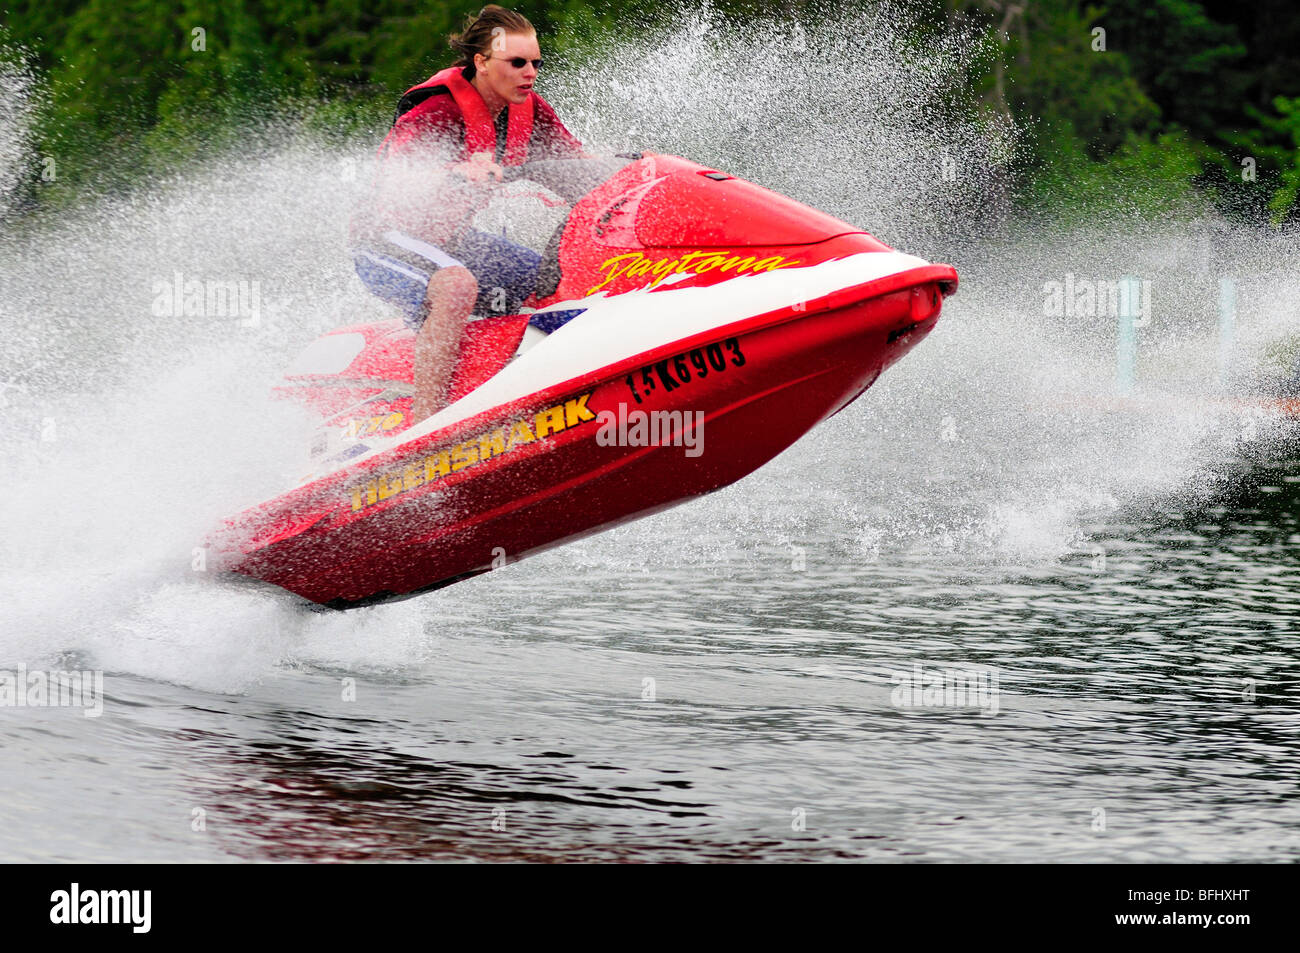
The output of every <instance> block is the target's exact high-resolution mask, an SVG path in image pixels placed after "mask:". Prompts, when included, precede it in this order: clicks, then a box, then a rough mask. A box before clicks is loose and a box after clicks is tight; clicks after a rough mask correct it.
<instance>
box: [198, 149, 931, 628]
mask: <svg viewBox="0 0 1300 953" xmlns="http://www.w3.org/2000/svg"><path fill="white" fill-rule="evenodd" d="M521 168H522V173H521V175H522V177H523V178H525V179H527V180H528V181H529V182H530V183H536V184H537V185H540V186H542V187H544V188H545V189H546V190H547V191H546V192H544V193H542V194H546V195H552V196H559V197H560V198H562V199H564V200H565V203H566V205H567V204H572V210H571V211H570V212H569V213H568V215H567V218H566V219H565V220H564V222H563V223H562V224H561V227H560V228H559V229H558V230H557V231H556V233H555V236H556V237H557V238H558V241H557V240H555V239H554V238H553V240H552V241H551V242H550V246H551V247H550V249H549V250H550V253H551V254H550V256H549V260H550V264H551V266H552V267H551V268H550V272H551V276H550V278H549V281H548V280H546V279H545V278H544V279H543V282H544V283H545V284H547V285H549V286H548V287H541V288H540V289H539V290H538V291H537V292H536V293H535V294H534V296H533V297H532V298H531V299H529V301H528V302H526V305H528V306H529V307H526V308H525V309H524V313H520V314H511V315H507V316H503V317H486V318H482V319H478V320H474V321H471V323H470V324H469V326H468V331H467V336H466V339H465V342H464V346H463V350H462V355H461V360H460V364H459V367H458V369H457V373H456V378H455V380H454V381H453V386H452V394H451V398H452V399H451V403H450V404H449V405H448V406H447V407H446V408H444V409H443V410H441V411H440V412H438V413H437V414H435V415H434V416H432V417H430V418H428V419H426V420H424V421H421V422H420V423H419V424H417V425H415V426H410V424H409V417H410V407H411V399H412V390H413V387H412V380H413V377H412V370H411V366H412V357H413V342H414V333H413V332H412V331H410V330H409V329H408V328H407V327H406V325H405V323H404V322H403V321H401V320H400V319H394V320H391V321H384V322H380V323H375V324H363V325H356V326H353V327H343V328H339V329H337V330H335V331H332V332H330V333H329V334H326V335H324V336H323V337H321V338H320V339H318V340H317V341H316V342H315V343H313V344H312V345H311V346H309V347H308V348H307V350H306V351H305V352H304V354H303V355H302V356H301V357H300V358H299V359H298V361H297V362H295V364H294V365H293V366H292V367H291V368H290V370H289V372H288V373H287V374H286V376H285V379H284V381H283V383H282V384H281V385H280V386H279V387H278V388H277V392H276V393H277V396H280V397H284V398H287V399H291V400H295V401H298V402H301V403H302V404H303V405H305V406H306V407H308V408H310V409H311V410H313V411H314V412H315V413H318V414H319V415H320V417H321V420H322V427H321V430H320V432H319V438H318V440H317V442H316V446H315V447H314V448H313V452H314V455H315V468H316V469H315V473H314V474H313V476H312V477H310V478H308V480H307V481H306V482H304V483H303V484H302V485H300V486H298V487H297V488H296V489H292V490H290V491H288V492H286V493H284V494H283V495H281V496H278V497H276V498H275V499H272V500H270V501H268V502H265V503H262V504H260V505H258V506H255V507H253V508H251V509H248V510H246V511H244V512H242V513H240V514H238V515H236V516H234V517H232V518H230V519H228V520H226V521H224V523H223V525H222V526H221V527H220V529H219V530H217V531H216V532H214V533H213V534H212V535H211V537H210V538H209V540H208V541H207V546H208V548H209V553H210V562H211V563H215V565H216V566H217V568H219V569H223V570H225V571H229V572H233V573H239V574H242V575H244V576H250V577H253V578H256V579H259V580H264V581H265V582H269V583H273V584H275V585H276V586H280V587H282V588H284V589H287V590H289V591H291V592H294V593H297V594H298V595H300V596H303V597H304V598H306V599H309V600H311V601H312V602H315V603H319V604H322V605H324V606H328V607H333V608H346V607H350V606H359V605H365V604H372V603H375V602H380V601H384V600H390V599H399V598H405V597H409V596H413V595H416V594H418V593H421V592H425V591H428V590H431V589H436V588H439V587H441V586H446V585H450V584H451V583H454V582H457V581H459V580H462V579H466V578H469V577H470V576H474V575H477V574H479V573H483V572H487V571H488V570H490V569H493V568H497V567H500V566H502V565H504V564H506V563H508V562H513V561H515V560H517V559H519V558H521V557H523V556H526V555H528V554H530V553H535V552H538V551H541V550H544V549H547V548H549V547H552V546H557V545H559V544H561V543H564V542H567V541H570V540H574V539H578V538H581V537H583V536H586V535H589V534H591V533H595V532H598V531H600V530H603V529H606V528H609V527H611V526H614V525H616V524H618V523H622V522H625V521H628V520H632V519H636V518H638V517H641V516H646V515H648V514H650V513H654V512H657V511H659V510H663V509H665V508H667V507H670V506H673V505H675V504H678V503H682V502H684V501H686V500H689V499H691V498H692V497H695V496H698V495H700V494H702V493H708V492H710V491H711V490H717V489H719V488H720V487H724V486H726V485H728V484H730V483H733V482H734V481H736V480H739V479H740V478H741V477H743V476H745V475H746V474H748V473H750V472H752V471H753V470H755V469H757V468H758V467H760V466H762V465H763V464H764V463H766V462H767V461H769V460H771V459H772V458H773V457H775V456H776V455H777V454H779V453H780V452H781V451H782V450H784V449H785V448H786V447H788V446H790V445H791V444H792V443H794V441H796V440H798V439H799V437H800V436H802V435H803V434H804V433H806V432H807V431H808V430H809V429H811V428H812V427H813V426H815V425H816V424H817V423H818V422H819V421H821V420H824V419H825V418H827V417H829V416H830V415H831V414H834V413H835V412H836V411H839V410H841V409H842V408H843V407H844V406H845V405H847V404H849V403H850V402H851V401H853V400H854V399H855V398H856V397H858V395H860V394H861V393H862V392H863V391H865V390H866V389H867V388H868V387H870V386H871V384H872V383H873V382H874V381H875V380H876V378H877V377H879V376H880V374H881V372H882V371H884V369H885V368H887V367H889V366H890V365H891V364H893V363H894V362H895V361H897V360H898V359H899V358H900V357H902V356H903V355H904V354H906V353H907V352H908V351H909V350H911V349H912V348H913V347H915V346H916V344H917V343H918V342H919V341H920V340H921V339H922V338H924V337H925V336H926V335H927V334H928V333H929V332H930V330H931V329H932V328H933V327H934V325H935V322H936V321H937V320H938V318H939V310H940V307H941V304H942V301H943V298H944V297H945V296H946V295H949V294H951V293H953V291H955V290H956V288H957V273H956V271H955V270H954V269H953V268H952V267H951V266H949V265H936V264H930V263H929V262H926V261H924V260H922V259H920V258H914V257H912V256H910V255H904V254H901V253H899V252H896V251H894V250H892V249H891V248H889V247H888V246H886V245H884V244H882V243H881V242H879V241H877V240H876V239H875V238H872V237H871V236H870V235H868V234H866V233H865V232H863V231H861V230H860V229H857V228H854V227H853V226H852V225H849V224H848V223H846V222H842V221H840V220H839V219H836V218H833V217H831V216H830V215H826V214H824V213H822V212H819V211H817V210H815V209H812V208H809V207H808V206H805V205H802V204H800V203H798V202H795V201H794V200H792V199H789V198H786V197H785V196H782V195H779V194H777V193H775V192H771V191H769V190H767V189H764V188H761V187H759V186H757V185H754V184H753V183H750V182H747V181H745V180H743V179H739V178H736V177H734V176H731V175H728V174H727V173H725V172H721V171H719V170H716V169H709V168H705V167H703V166H700V165H697V164H696V163H694V162H690V161H687V160H685V159H680V158H676V157H672V156H666V155H652V154H645V155H638V156H632V157H621V158H619V159H618V160H616V161H611V160H608V159H605V160H567V161H564V162H549V163H534V164H532V165H529V166H523V167H521ZM555 204H558V203H555ZM557 265H558V267H556V266H557Z"/></svg>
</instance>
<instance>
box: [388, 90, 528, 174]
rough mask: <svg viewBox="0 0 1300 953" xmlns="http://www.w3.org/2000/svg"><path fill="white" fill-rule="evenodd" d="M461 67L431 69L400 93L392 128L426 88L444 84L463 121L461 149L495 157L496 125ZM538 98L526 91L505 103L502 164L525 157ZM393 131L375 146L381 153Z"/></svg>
mask: <svg viewBox="0 0 1300 953" xmlns="http://www.w3.org/2000/svg"><path fill="white" fill-rule="evenodd" d="M461 70H462V67H460V66H449V67H447V69H445V70H442V71H441V72H438V73H434V74H433V75H432V76H430V77H429V78H428V79H426V80H425V81H424V82H423V83H420V84H419V85H416V86H412V87H411V88H410V89H408V90H407V91H406V92H405V93H403V94H402V98H401V100H399V101H398V104H397V117H396V118H395V119H394V120H393V129H396V128H397V125H398V123H400V122H401V121H402V117H403V116H405V115H407V114H408V113H410V111H411V110H413V109H415V107H416V106H418V105H419V104H420V103H422V102H424V101H425V100H426V99H428V98H429V95H430V94H429V92H427V91H429V90H432V89H434V88H435V87H438V86H445V87H447V89H448V91H449V92H450V93H451V98H452V99H454V100H455V101H456V105H457V106H459V107H460V113H461V116H462V117H463V118H464V121H465V151H466V154H467V155H471V156H472V155H475V154H477V153H480V152H486V153H487V154H488V155H489V156H491V157H493V158H494V159H495V157H496V148H497V133H496V127H495V126H494V125H493V123H492V117H491V116H490V115H489V114H488V108H487V103H485V102H484V101H483V97H482V96H481V95H479V91H478V90H477V89H475V88H474V87H473V86H472V85H471V84H470V82H469V80H467V79H466V78H465V77H464V76H463V75H462V74H461ZM534 97H536V98H537V99H540V98H541V97H540V96H538V95H537V94H536V93H529V95H528V98H527V99H525V100H524V101H523V102H522V103H519V104H518V105H516V104H515V103H509V104H508V105H509V109H510V114H509V117H508V119H507V126H506V148H505V154H504V155H503V156H502V160H501V164H502V165H523V164H524V163H525V162H527V161H528V140H529V139H531V138H532V135H533V99H534ZM392 135H393V132H392V131H391V130H390V131H389V133H388V136H386V137H385V138H384V141H383V143H381V144H380V146H379V154H380V155H381V156H382V155H383V154H384V150H385V149H386V148H387V146H388V139H389V138H390V137H391V136H392Z"/></svg>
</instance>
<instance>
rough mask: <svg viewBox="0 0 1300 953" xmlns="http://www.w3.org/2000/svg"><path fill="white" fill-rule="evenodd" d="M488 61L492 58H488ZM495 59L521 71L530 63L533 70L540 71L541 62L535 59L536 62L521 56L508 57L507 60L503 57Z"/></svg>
mask: <svg viewBox="0 0 1300 953" xmlns="http://www.w3.org/2000/svg"><path fill="white" fill-rule="evenodd" d="M488 59H492V57H491V56H489V57H488ZM497 59H499V60H502V59H504V60H505V61H506V62H507V63H509V64H510V65H511V66H513V67H514V68H515V69H523V68H524V67H525V66H527V65H528V64H529V63H532V64H533V69H541V68H542V61H541V60H540V59H537V60H529V59H525V58H524V57H522V56H512V57H510V58H509V59H506V58H505V57H503V56H498V57H497Z"/></svg>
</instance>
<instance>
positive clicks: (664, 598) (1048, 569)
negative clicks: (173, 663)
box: [0, 458, 1300, 862]
mask: <svg viewBox="0 0 1300 953" xmlns="http://www.w3.org/2000/svg"><path fill="white" fill-rule="evenodd" d="M1237 467H1238V473H1237V479H1235V480H1234V481H1232V482H1230V483H1229V484H1225V488H1224V489H1223V490H1222V492H1221V493H1219V494H1218V495H1217V496H1216V497H1211V498H1208V499H1202V500H1199V501H1197V503H1196V504H1195V505H1194V506H1188V507H1180V506H1179V505H1178V503H1177V501H1176V500H1172V499H1171V500H1166V501H1164V502H1163V503H1162V504H1161V505H1160V506H1158V507H1156V508H1152V509H1148V510H1146V511H1144V512H1137V511H1131V512H1123V513H1119V514H1117V517H1118V518H1115V519H1112V520H1110V521H1109V522H1105V523H1099V524H1097V525H1094V526H1091V527H1089V528H1088V539H1089V542H1088V543H1086V544H1084V545H1082V546H1080V547H1078V552H1077V553H1076V554H1073V555H1069V554H1067V555H1065V556H1063V557H1062V558H1059V559H1057V560H1055V561H1053V562H1052V563H1050V564H1045V565H1039V566H1036V567H1025V566H1021V567H1016V566H1009V565H998V566H985V567H983V568H972V567H971V566H970V565H968V564H967V565H962V564H961V561H960V560H959V561H958V563H957V564H954V563H953V562H952V561H951V560H949V559H943V558H937V557H936V556H935V555H934V554H933V553H928V554H927V553H924V552H917V551H916V547H914V546H913V547H911V548H910V549H909V548H907V547H903V548H898V549H895V550H893V551H890V548H889V547H888V546H886V547H883V551H882V552H881V553H879V554H878V555H877V554H875V553H873V554H872V558H870V559H868V560H866V561H862V560H861V559H860V557H859V556H855V555H853V554H852V553H847V552H843V551H841V550H842V549H843V546H842V539H837V538H836V537H835V535H834V533H833V532H828V533H826V534H825V536H824V538H821V539H818V538H805V539H804V540H803V546H802V549H803V554H802V558H801V559H800V558H798V557H799V554H797V553H796V554H795V556H794V557H792V555H791V553H792V552H793V550H791V548H790V547H789V546H781V545H771V544H768V543H763V544H757V545H754V546H752V547H750V548H749V549H748V550H747V551H746V550H743V549H742V548H740V547H738V546H735V545H731V542H732V541H729V540H725V539H724V541H723V544H722V545H721V546H720V547H719V548H713V549H710V548H709V547H708V546H704V545H703V544H701V545H702V548H701V549H699V551H698V552H695V553H692V552H691V551H690V545H689V543H690V542H691V540H692V539H694V538H695V537H692V536H691V535H690V533H691V530H690V529H689V528H690V527H695V528H696V529H700V528H703V529H704V531H705V532H704V533H703V535H704V536H709V535H710V534H709V532H708V526H709V524H707V523H704V524H699V523H694V522H693V518H701V517H710V518H714V519H720V520H721V522H723V523H726V522H727V515H728V513H730V512H731V511H732V509H733V506H734V505H735V504H743V503H745V502H746V498H748V499H749V501H751V502H752V500H753V496H754V494H748V493H745V492H743V490H742V488H743V487H744V486H745V484H741V485H740V486H739V487H737V488H736V489H735V490H732V491H727V493H729V494H731V497H732V498H731V499H727V495H726V494H722V495H719V496H715V497H713V498H711V499H708V500H704V501H700V502H697V503H694V504H690V505H689V506H688V507H686V508H683V509H679V510H677V511H675V512H673V513H669V514H665V515H663V516H660V517H656V518H655V519H653V520H651V521H647V522H643V523H641V524H637V525H636V526H634V527H629V528H627V529H624V530H620V531H618V532H616V533H614V534H612V536H610V537H604V538H601V539H600V540H599V541H598V542H596V543H594V544H590V545H587V546H581V545H580V546H577V547H569V548H568V549H562V550H559V551H556V552H554V553H551V554H548V555H546V556H544V557H540V558H538V559H535V560H533V561H530V562H525V563H522V564H519V565H517V566H513V567H509V568H507V569H506V570H504V571H500V572H497V573H494V574H491V575H489V576H487V577H483V578H481V579H479V580H475V581H471V582H469V583H465V584H462V585H461V586H457V587H453V589H451V590H447V591H446V592H444V593H440V594H436V595H433V596H430V597H427V598H425V599H421V600H416V601H415V602H411V603H406V604H404V605H402V606H392V607H380V608H377V609H374V610H363V611H361V612H358V613H351V614H347V615H343V616H325V617H322V616H319V615H317V614H314V613H302V612H301V611H300V610H297V609H293V608H285V609H284V610H283V613H284V615H283V616H282V617H277V619H281V620H282V619H285V618H287V619H293V618H297V617H298V616H307V617H308V618H309V622H308V625H309V626H311V625H325V626H329V625H335V626H340V627H345V628H341V629H340V630H339V633H336V634H335V635H333V636H331V635H330V633H329V632H324V633H322V631H320V630H319V629H317V630H312V631H309V632H307V633H306V634H303V633H300V634H299V636H298V638H299V642H298V644H297V647H296V648H295V649H294V650H292V651H290V653H289V654H288V655H287V656H286V657H285V658H282V659H280V660H279V661H278V662H276V664H274V665H273V666H271V667H270V668H269V669H268V670H267V671H265V672H263V673H261V674H260V675H259V676H258V677H257V678H255V679H253V680H252V682H251V683H250V684H248V685H246V686H244V687H243V688H242V689H241V690H240V691H239V692H238V693H231V692H228V691H227V692H223V691H211V690H200V689H198V688H194V687H185V686H182V685H178V684H174V683H168V682H167V681H165V680H159V679H156V678H154V679H150V678H145V677H141V676H139V675H130V674H124V673H113V672H109V673H108V675H107V676H106V690H107V699H106V702H105V712H104V715H103V716H102V717H100V718H98V719H91V718H84V717H82V716H81V714H80V713H79V712H77V711H75V710H68V709H51V710H44V711H37V710H32V709H25V710H18V709H11V710H8V711H0V716H2V717H0V735H2V736H3V746H4V751H5V762H6V764H7V765H8V766H9V767H8V769H7V770H6V771H5V774H6V775H7V777H6V779H5V784H4V791H3V794H0V817H4V818H5V820H6V823H5V824H4V825H3V826H2V827H0V830H2V831H3V832H4V833H3V834H0V856H3V857H4V858H5V859H9V860H15V859H24V860H181V861H184V860H213V859H222V858H227V859H242V860H327V859H384V860H409V859H475V860H620V859H626V860H643V861H645V860H705V859H726V860H780V859H797V860H826V859H861V860H872V861H917V860H923V861H977V860H998V861H1076V860H1077V861H1120V860H1122V861H1137V862H1150V861H1270V860H1272V861H1281V860H1289V861H1294V860H1296V859H1297V858H1298V857H1300V797H1298V796H1297V795H1298V793H1300V792H1298V783H1300V758H1298V757H1297V754H1298V753H1300V738H1298V737H1297V736H1298V734H1300V719H1297V706H1296V689H1297V683H1298V682H1300V662H1298V661H1297V658H1300V636H1298V635H1297V632H1296V625H1295V622H1294V620H1295V618H1296V612H1297V609H1298V608H1300V596H1298V595H1297V584H1298V583H1300V571H1298V570H1297V568H1296V552H1297V544H1298V543H1300V528H1298V525H1297V522H1298V516H1300V460H1291V459H1286V458H1279V459H1272V460H1268V461H1264V462H1261V461H1258V460H1257V461H1254V462H1239V463H1238V464H1237ZM766 472H767V471H765V473H766ZM755 479H756V480H759V479H761V477H756V478H755ZM771 479H772V480H773V481H775V477H773V478H771ZM718 511H721V512H718ZM712 535H714V536H716V535H718V534H717V533H716V532H715V533H713V534H712ZM724 535H725V534H724ZM664 537H669V538H672V539H675V540H677V541H678V543H679V545H678V546H677V552H678V556H679V558H680V563H679V564H678V565H676V566H673V565H670V564H669V563H670V562H671V560H668V559H664V557H663V554H662V553H660V554H658V556H657V557H656V558H661V559H664V561H663V562H662V563H660V564H658V565H655V566H653V567H652V568H650V569H647V568H645V567H642V568H641V569H637V568H634V567H629V566H626V565H617V564H615V565H609V564H608V563H609V562H610V559H612V558H615V557H617V556H618V555H620V550H623V549H626V548H627V547H628V546H629V545H630V546H632V548H634V549H636V548H646V547H651V548H652V547H653V541H654V540H655V539H656V538H664ZM622 555H624V556H626V553H623V554H622ZM607 557H608V558H607ZM796 564H799V565H802V568H801V569H800V568H795V566H796ZM399 615H400V619H399V618H398V617H399ZM386 619H387V622H386V621H385V620H386ZM317 620H319V621H317ZM394 620H397V621H400V623H401V624H400V625H398V626H397V627H396V628H395V629H394V628H393V627H392V626H391V623H392V622H393V621H394ZM236 624H237V623H236ZM283 624H285V623H284V622H283V621H276V622H275V623H274V625H276V626H280V625H283ZM362 629H364V631H365V633H366V638H368V639H370V640H372V643H371V644H372V645H374V646H376V647H377V646H378V644H379V642H380V641H382V640H384V639H385V638H387V637H388V636H390V635H391V636H392V637H393V638H394V639H396V640H397V641H398V642H399V643H400V644H399V646H398V647H397V648H396V649H393V652H394V653H395V654H394V655H393V656H392V657H391V658H390V659H388V660H384V661H380V662H367V661H366V659H367V657H369V656H371V655H374V654H376V653H375V652H370V651H361V652H356V653H353V654H351V655H350V656H349V655H347V648H346V641H347V639H350V638H353V637H355V636H356V635H357V634H358V632H360V631H361V630H362ZM344 632H346V634H343V633H344ZM244 634H245V635H249V634H252V633H244ZM332 638H333V639H335V640H336V642H335V643H334V644H333V647H331V645H332V643H331V639H332ZM291 641H292V640H291ZM331 653H342V654H343V655H344V656H345V658H343V659H342V660H340V661H331V659H330V655H331ZM378 654H380V655H382V654H383V653H382V649H381V650H380V651H379V652H378ZM64 661H65V662H66V661H68V660H67V659H65V660H64ZM916 665H920V666H922V667H923V670H924V671H927V672H929V671H943V670H950V669H958V670H976V671H982V672H984V673H986V674H996V676H997V697H996V710H991V709H990V706H989V705H987V704H986V706H985V708H983V709H981V708H979V707H971V706H958V705H953V706H942V707H927V706H913V707H911V708H905V707H900V706H899V705H898V704H895V702H896V701H897V699H896V698H895V697H893V696H894V695H895V689H896V687H897V685H896V682H895V681H892V680H891V679H892V677H893V675H894V673H897V672H912V671H915V669H914V666H916ZM344 679H355V700H350V701H349V700H344V699H343V695H344V688H345V682H344V681H343V680H344ZM647 679H652V680H653V686H651V683H650V682H648V681H646V680H647ZM651 687H652V688H653V691H651ZM651 695H653V698H651V697H650V696H651ZM197 812H201V813H197ZM196 819H201V822H202V823H198V820H196ZM196 826H197V827H201V828H203V829H201V830H195V829H194V828H195V827H196Z"/></svg>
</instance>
